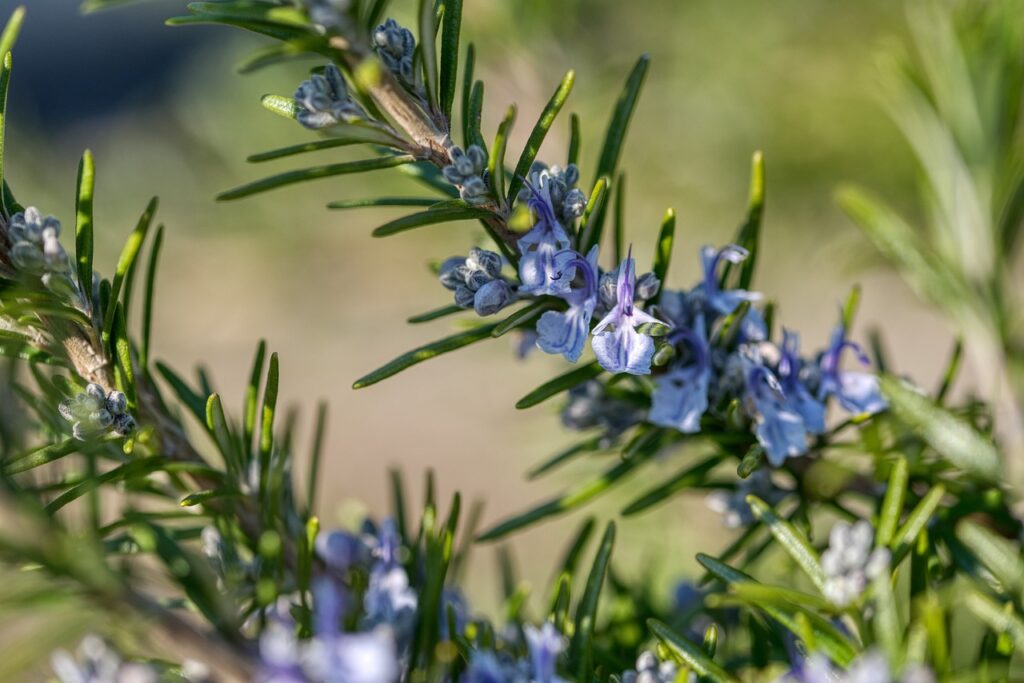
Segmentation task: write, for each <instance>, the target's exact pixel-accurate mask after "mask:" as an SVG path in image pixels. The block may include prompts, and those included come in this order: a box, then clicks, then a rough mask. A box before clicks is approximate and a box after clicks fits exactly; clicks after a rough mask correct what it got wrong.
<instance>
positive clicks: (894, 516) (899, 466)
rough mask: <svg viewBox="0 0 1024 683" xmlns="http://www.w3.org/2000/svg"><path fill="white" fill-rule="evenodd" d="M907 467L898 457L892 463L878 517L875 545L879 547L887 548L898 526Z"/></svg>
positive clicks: (903, 459)
mask: <svg viewBox="0 0 1024 683" xmlns="http://www.w3.org/2000/svg"><path fill="white" fill-rule="evenodd" d="M908 476H909V466H908V465H907V459H906V458H905V457H903V456H898V457H897V458H896V462H895V463H893V466H892V472H891V473H890V474H889V484H888V485H887V486H886V489H885V498H884V499H883V500H882V512H881V514H880V515H879V516H878V534H877V536H876V537H875V543H876V544H877V545H879V546H888V545H889V544H890V543H891V542H892V539H893V537H894V536H895V535H896V529H897V528H898V527H899V524H900V516H901V515H902V514H903V503H904V501H905V500H906V497H907V480H908Z"/></svg>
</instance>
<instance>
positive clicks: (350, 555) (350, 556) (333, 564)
mask: <svg viewBox="0 0 1024 683" xmlns="http://www.w3.org/2000/svg"><path fill="white" fill-rule="evenodd" d="M314 545H315V547H316V554H317V555H318V556H319V557H320V559H321V560H323V562H324V564H325V565H327V567H328V568H329V569H331V570H333V571H336V572H339V573H344V572H345V571H347V570H348V569H349V568H350V567H351V566H352V565H354V564H358V563H361V562H364V561H365V560H366V558H367V554H368V553H367V550H366V545H365V544H364V543H363V540H362V539H361V538H359V537H358V536H355V535H353V534H350V533H348V532H347V531H340V530H335V531H330V532H328V533H324V534H319V535H317V537H316V542H315V543H314Z"/></svg>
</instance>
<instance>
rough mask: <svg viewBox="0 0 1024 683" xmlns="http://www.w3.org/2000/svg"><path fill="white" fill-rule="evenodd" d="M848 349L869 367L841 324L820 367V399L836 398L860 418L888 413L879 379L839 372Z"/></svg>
mask: <svg viewBox="0 0 1024 683" xmlns="http://www.w3.org/2000/svg"><path fill="white" fill-rule="evenodd" d="M846 349H850V350H851V351H853V352H854V353H855V354H856V355H857V360H859V361H860V362H861V364H863V365H868V364H869V363H870V361H869V360H868V357H867V354H865V353H864V351H863V350H862V349H861V347H860V345H859V344H857V343H855V342H852V341H849V340H848V339H846V328H845V327H844V326H843V325H841V324H840V325H839V326H837V327H836V329H835V331H834V332H833V333H832V340H831V342H830V343H829V347H828V349H827V350H826V351H825V353H824V354H822V356H821V361H820V363H819V366H820V368H821V384H820V385H819V386H818V399H819V400H822V401H824V400H825V399H827V398H828V397H829V396H835V397H836V399H838V401H839V405H841V406H842V407H843V409H845V410H846V411H848V412H850V413H854V414H857V415H859V414H861V413H877V412H879V411H882V410H885V408H886V407H887V406H888V404H887V403H886V401H885V398H884V397H883V396H882V392H881V390H880V389H879V387H878V377H876V376H875V375H873V374H871V373H867V372H854V371H848V370H847V371H844V370H840V369H839V366H840V361H841V360H842V355H843V351H844V350H846Z"/></svg>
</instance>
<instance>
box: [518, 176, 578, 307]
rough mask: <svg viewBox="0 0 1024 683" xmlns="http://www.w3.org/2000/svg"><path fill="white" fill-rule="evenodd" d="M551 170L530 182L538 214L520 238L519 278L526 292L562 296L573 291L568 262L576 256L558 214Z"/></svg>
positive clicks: (531, 200) (523, 291)
mask: <svg viewBox="0 0 1024 683" xmlns="http://www.w3.org/2000/svg"><path fill="white" fill-rule="evenodd" d="M549 182H550V181H549V178H548V175H547V173H541V174H540V175H539V183H538V184H537V185H536V186H534V185H532V184H531V185H530V186H529V188H530V199H529V201H528V204H529V206H530V208H531V209H532V210H533V212H534V213H535V214H536V216H537V222H536V223H534V225H533V228H531V229H530V231H529V232H528V233H526V234H525V235H523V236H522V237H521V238H520V239H519V242H518V245H519V251H520V253H521V254H522V256H521V258H520V259H519V280H520V282H521V283H522V285H521V286H520V287H519V291H520V292H521V293H522V294H533V295H538V296H539V295H542V294H553V295H555V296H560V295H562V294H564V293H566V292H567V291H569V284H570V282H572V278H573V275H572V274H566V275H565V276H564V277H562V271H563V270H565V265H564V264H565V263H567V262H568V261H571V260H572V259H573V258H575V256H576V254H575V252H571V251H567V250H568V249H569V247H570V246H571V242H570V240H569V236H568V235H567V234H566V232H565V228H563V227H562V224H561V223H559V222H558V219H557V218H556V217H555V209H554V207H553V206H552V204H551V194H550V188H549Z"/></svg>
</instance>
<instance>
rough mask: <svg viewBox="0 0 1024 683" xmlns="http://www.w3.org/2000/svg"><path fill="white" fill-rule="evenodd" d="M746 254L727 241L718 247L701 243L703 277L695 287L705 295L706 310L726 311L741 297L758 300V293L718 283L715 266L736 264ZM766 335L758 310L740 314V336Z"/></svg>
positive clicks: (755, 337) (757, 338)
mask: <svg viewBox="0 0 1024 683" xmlns="http://www.w3.org/2000/svg"><path fill="white" fill-rule="evenodd" d="M748 256H750V252H748V251H747V250H746V249H744V248H743V247H739V246H736V245H735V244H728V245H726V246H724V247H722V248H721V249H715V248H714V247H708V246H706V247H704V248H702V249H701V252H700V260H701V264H702V265H703V267H704V281H703V282H702V283H701V284H700V285H698V287H697V289H698V290H699V291H700V292H701V293H703V295H704V297H706V305H707V308H708V309H709V311H710V312H712V313H713V314H718V315H729V314H730V313H732V312H733V311H735V310H736V308H737V307H738V306H739V305H740V304H741V303H743V302H744V301H750V302H754V301H759V300H760V299H761V295H760V294H758V293H757V292H748V291H746V290H744V289H722V288H720V287H719V286H718V277H719V273H718V266H719V265H720V264H721V263H722V262H723V261H728V262H729V263H733V264H737V263H742V262H743V261H745V260H746V259H747V257H748ZM767 336H768V331H767V327H766V325H765V322H764V318H762V317H761V314H760V313H759V312H758V311H756V310H754V309H753V308H751V309H750V310H749V311H748V312H747V314H746V315H745V316H744V317H743V322H742V323H741V327H740V337H741V340H743V341H763V340H764V339H766V338H767Z"/></svg>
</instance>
